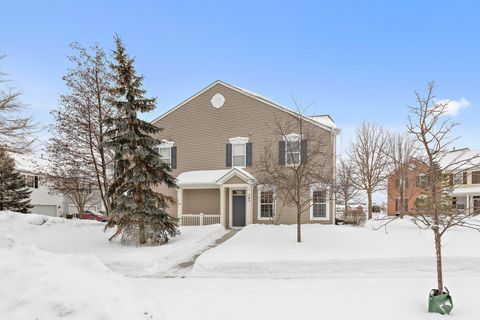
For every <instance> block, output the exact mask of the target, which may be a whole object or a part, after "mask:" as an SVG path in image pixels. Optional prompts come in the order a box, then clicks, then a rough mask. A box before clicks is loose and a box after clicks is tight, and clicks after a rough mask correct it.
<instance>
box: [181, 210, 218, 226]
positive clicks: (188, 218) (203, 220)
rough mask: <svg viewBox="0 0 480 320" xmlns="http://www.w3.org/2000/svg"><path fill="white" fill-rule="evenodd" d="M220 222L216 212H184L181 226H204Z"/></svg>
mask: <svg viewBox="0 0 480 320" xmlns="http://www.w3.org/2000/svg"><path fill="white" fill-rule="evenodd" d="M217 223H220V215H218V214H204V213H199V214H184V215H182V226H206V225H210V224H217Z"/></svg>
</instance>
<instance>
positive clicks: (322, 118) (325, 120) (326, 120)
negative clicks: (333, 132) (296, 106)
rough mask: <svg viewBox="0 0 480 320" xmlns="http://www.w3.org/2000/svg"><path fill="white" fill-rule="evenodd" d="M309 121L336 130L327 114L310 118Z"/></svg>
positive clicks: (333, 122)
mask: <svg viewBox="0 0 480 320" xmlns="http://www.w3.org/2000/svg"><path fill="white" fill-rule="evenodd" d="M309 118H310V119H312V120H313V121H316V122H318V123H321V124H323V125H325V126H327V127H330V128H336V127H337V125H336V124H335V121H333V119H332V117H330V116H329V115H328V114H325V115H318V116H310V117H309Z"/></svg>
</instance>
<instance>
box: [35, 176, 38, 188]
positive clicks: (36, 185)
mask: <svg viewBox="0 0 480 320" xmlns="http://www.w3.org/2000/svg"><path fill="white" fill-rule="evenodd" d="M35 189H38V176H35Z"/></svg>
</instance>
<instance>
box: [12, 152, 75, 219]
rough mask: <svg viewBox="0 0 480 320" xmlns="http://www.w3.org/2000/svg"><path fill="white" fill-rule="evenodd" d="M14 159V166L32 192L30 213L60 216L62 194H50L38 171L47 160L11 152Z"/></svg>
mask: <svg viewBox="0 0 480 320" xmlns="http://www.w3.org/2000/svg"><path fill="white" fill-rule="evenodd" d="M11 156H12V158H13V159H14V160H15V168H16V170H17V171H19V172H20V173H21V174H23V175H24V176H25V178H26V181H27V186H28V187H29V188H30V190H31V191H32V193H31V194H30V199H31V201H30V203H31V204H32V205H33V208H32V209H31V210H30V211H31V212H32V213H38V214H44V215H48V216H54V217H58V216H62V215H63V214H64V213H66V212H65V210H64V207H65V206H64V205H65V201H64V196H63V195H61V194H50V193H49V192H48V187H47V185H46V183H45V180H44V179H43V177H42V175H41V174H40V173H39V172H40V171H39V169H40V168H45V167H46V166H47V165H48V161H46V160H45V159H42V158H37V157H35V156H31V155H19V154H12V155H11Z"/></svg>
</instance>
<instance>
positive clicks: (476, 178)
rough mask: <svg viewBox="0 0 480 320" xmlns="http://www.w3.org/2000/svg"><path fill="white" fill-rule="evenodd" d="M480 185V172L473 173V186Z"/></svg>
mask: <svg viewBox="0 0 480 320" xmlns="http://www.w3.org/2000/svg"><path fill="white" fill-rule="evenodd" d="M478 183H480V171H473V172H472V184H478Z"/></svg>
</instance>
